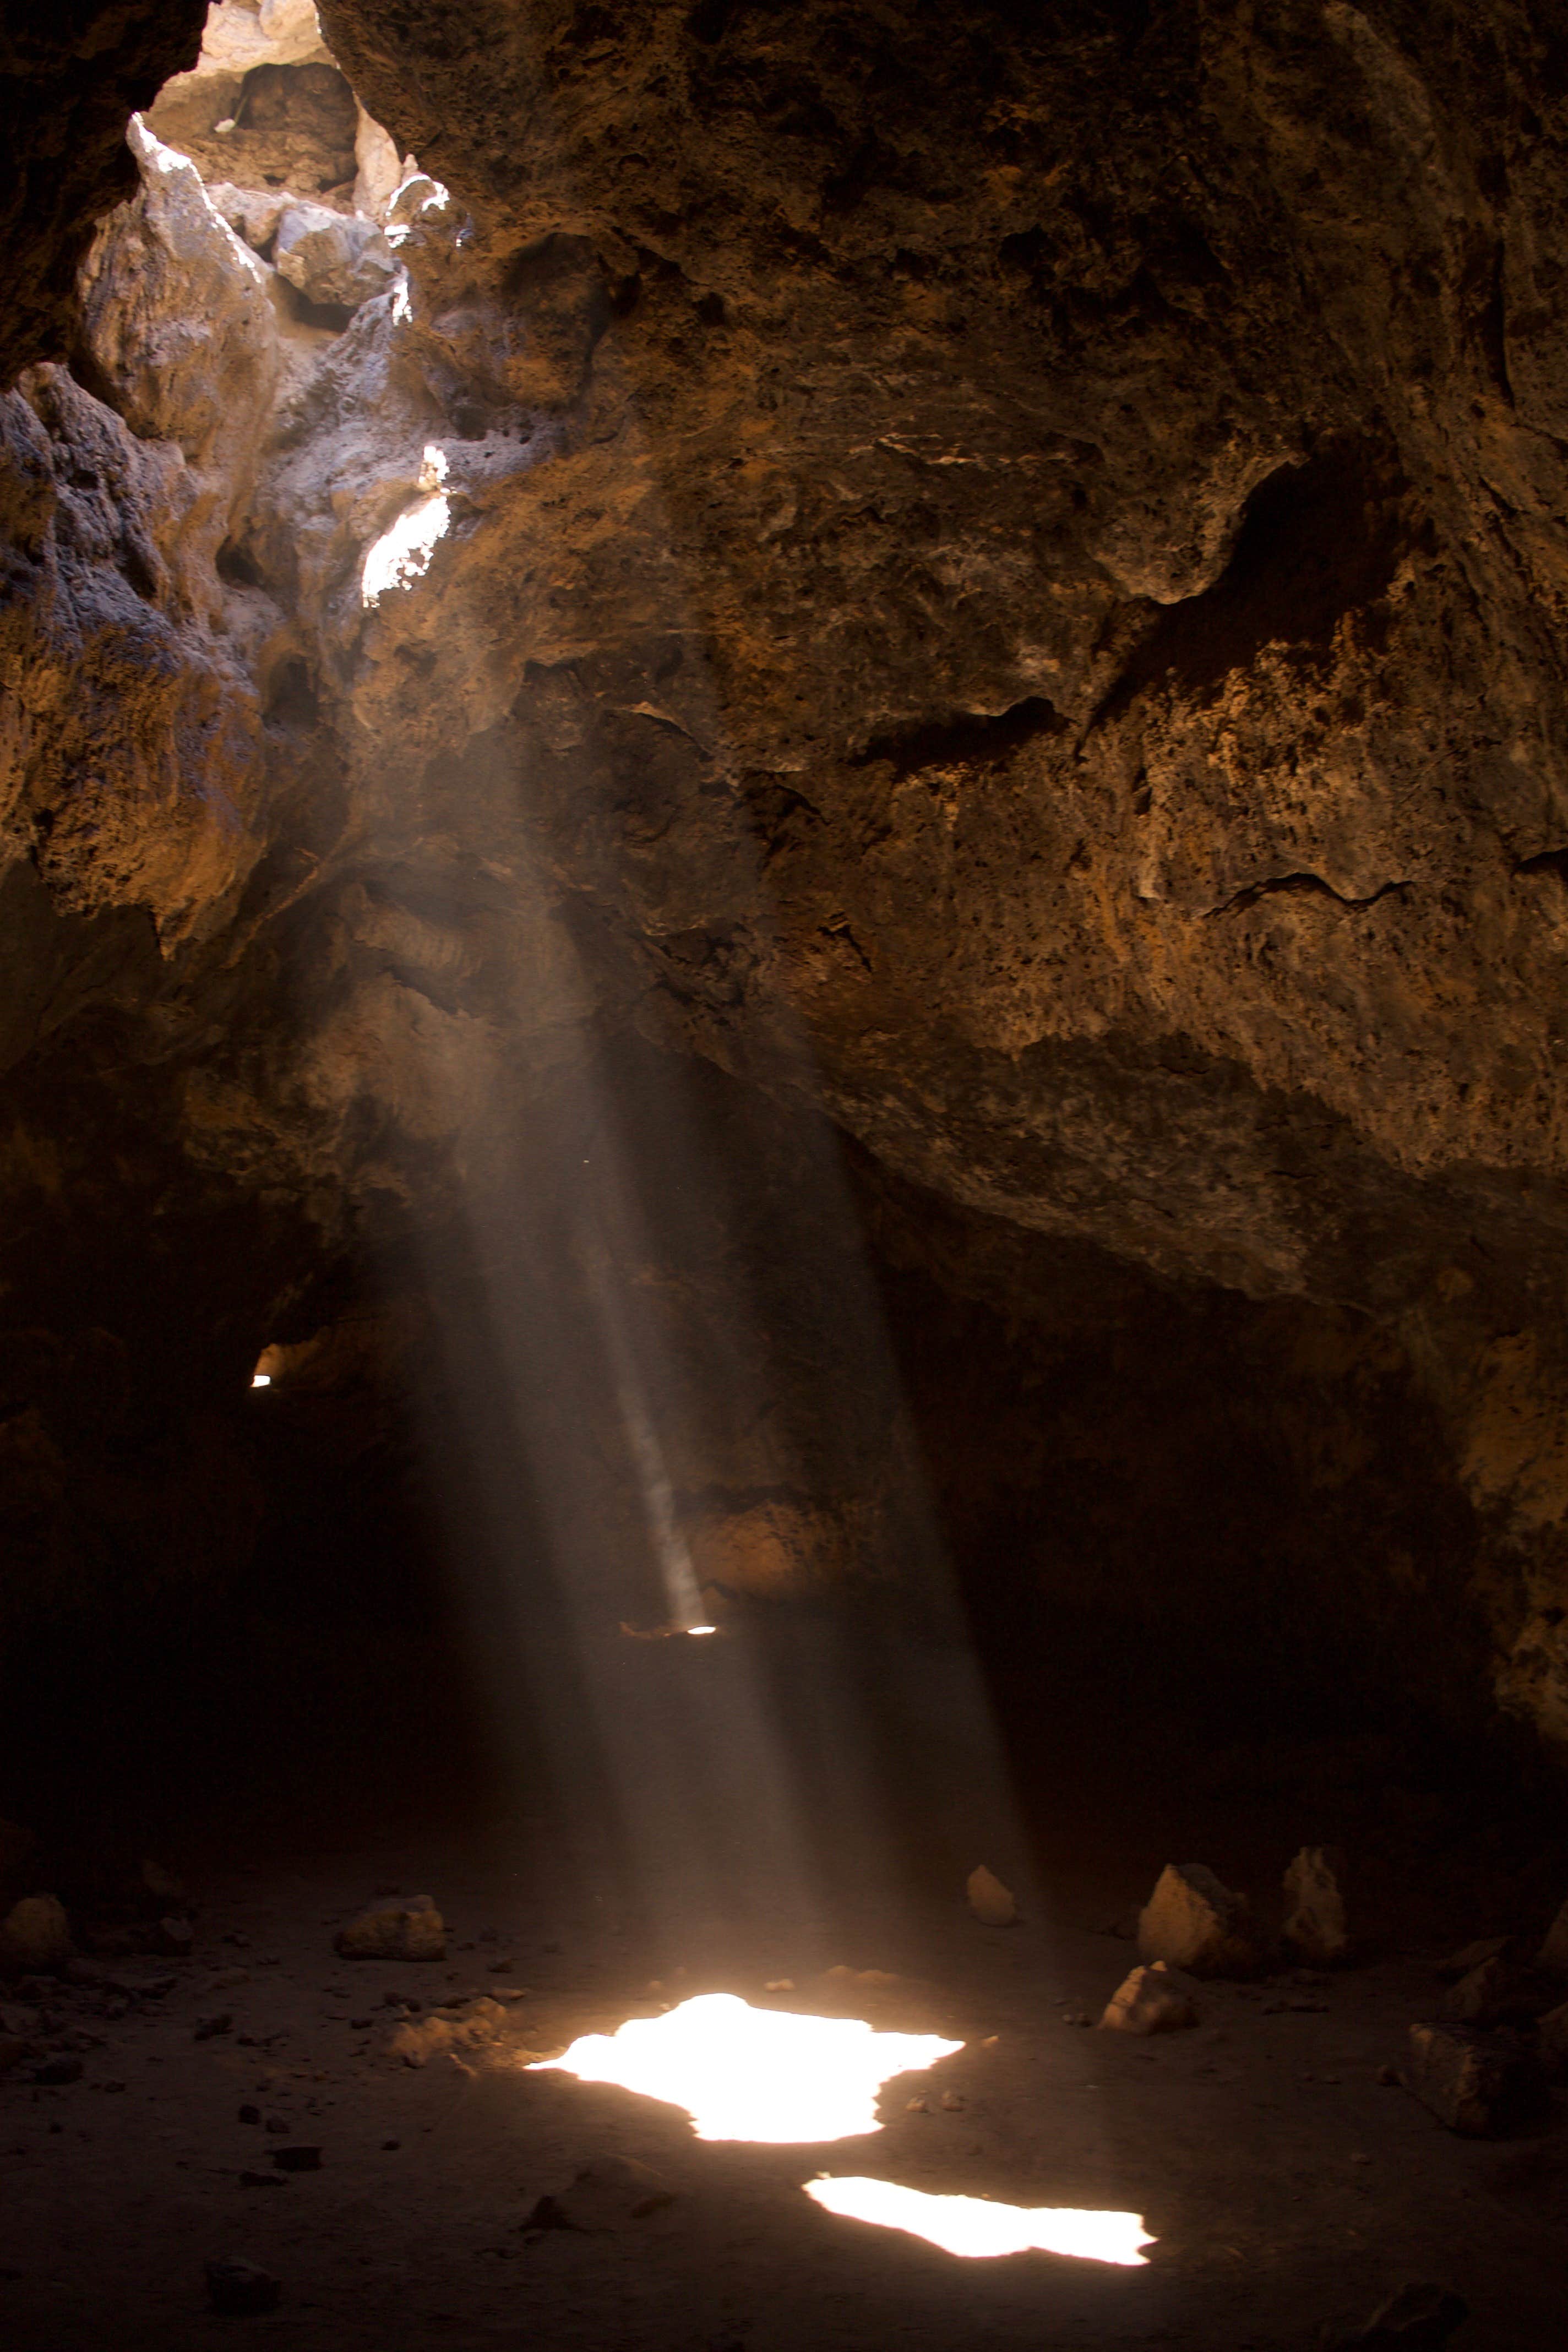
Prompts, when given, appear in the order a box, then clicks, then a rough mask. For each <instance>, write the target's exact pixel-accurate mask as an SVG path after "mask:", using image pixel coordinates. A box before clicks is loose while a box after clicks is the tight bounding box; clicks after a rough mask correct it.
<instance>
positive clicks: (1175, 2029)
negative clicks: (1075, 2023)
mask: <svg viewBox="0 0 1568 2352" xmlns="http://www.w3.org/2000/svg"><path fill="white" fill-rule="evenodd" d="M1197 2021H1198V2012H1197V2011H1196V2009H1195V2008H1194V2005H1193V2002H1192V2001H1191V2000H1190V1999H1189V1998H1188V1996H1187V1994H1186V1993H1185V1992H1184V1990H1183V1989H1182V1987H1181V1986H1180V1984H1178V1983H1177V1981H1176V1980H1175V1979H1174V1978H1173V1976H1172V1975H1171V1973H1170V1970H1169V1969H1167V1968H1166V1966H1165V1963H1164V1961H1163V1960H1155V1961H1153V1962H1152V1964H1151V1965H1150V1966H1149V1967H1148V1968H1137V1969H1133V1970H1132V1972H1131V1975H1130V1976H1128V1977H1126V1978H1124V1979H1123V1980H1122V1982H1121V1984H1119V1985H1118V1986H1117V1988H1116V1990H1115V1991H1114V1992H1113V1993H1112V1994H1111V1996H1110V2000H1108V2001H1107V2002H1106V2004H1105V2013H1104V2015H1103V2016H1102V2017H1101V2019H1100V2025H1101V2027H1102V2028H1103V2029H1104V2030H1105V2031H1106V2032H1111V2033H1179V2032H1182V2031H1183V2030H1184V2028H1185V2027H1186V2026H1189V2025H1195V2024H1196V2023H1197Z"/></svg>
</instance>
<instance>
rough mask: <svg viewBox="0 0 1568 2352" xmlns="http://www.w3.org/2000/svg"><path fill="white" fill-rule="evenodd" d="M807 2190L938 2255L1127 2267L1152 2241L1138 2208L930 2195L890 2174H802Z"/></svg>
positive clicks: (852, 2217) (828, 2205)
mask: <svg viewBox="0 0 1568 2352" xmlns="http://www.w3.org/2000/svg"><path fill="white" fill-rule="evenodd" d="M805 2193H806V2195H807V2196H808V2197H809V2198H811V2199H813V2200H814V2201H815V2202H816V2204H818V2205H821V2206H823V2207H824V2208H825V2209H826V2211H828V2212H829V2213H838V2214H842V2215H843V2217H844V2218H845V2220H846V2221H870V2222H873V2223H874V2224H875V2225H876V2227H877V2228H879V2229H882V2230H903V2231H907V2232H908V2233H909V2235H910V2237H914V2238H924V2239H925V2240H926V2242H927V2243H928V2244H929V2245H932V2246H940V2247H941V2249H942V2252H943V2253H944V2254H964V2255H968V2256H971V2257H994V2256H995V2255H998V2254H1026V2253H1031V2252H1037V2253H1042V2254H1073V2255H1076V2256H1077V2257H1078V2258H1079V2261H1081V2262H1086V2263H1119V2264H1121V2266H1122V2267H1123V2268H1125V2269H1131V2268H1134V2267H1136V2266H1137V2265H1140V2264H1142V2263H1147V2261H1148V2259H1149V2257H1148V2255H1147V2254H1146V2253H1144V2252H1142V2249H1143V2248H1144V2247H1145V2246H1152V2244H1153V2243H1154V2240H1153V2239H1152V2237H1151V2236H1150V2235H1149V2233H1148V2232H1147V2231H1146V2230H1145V2229H1144V2227H1143V2217H1142V2214H1141V2213H1111V2212H1104V2211H1096V2210H1091V2209H1089V2208H1080V2207H1078V2206H1074V2205H994V2204H992V2202H991V2201H990V2200H989V2199H988V2198H984V2197H932V2196H928V2195H927V2194H926V2192H925V2190H924V2189H903V2188H900V2186H899V2184H898V2183H897V2182H896V2181H892V2180H868V2179H843V2180H836V2179H821V2180H808V2181H807V2182H806V2184H805Z"/></svg>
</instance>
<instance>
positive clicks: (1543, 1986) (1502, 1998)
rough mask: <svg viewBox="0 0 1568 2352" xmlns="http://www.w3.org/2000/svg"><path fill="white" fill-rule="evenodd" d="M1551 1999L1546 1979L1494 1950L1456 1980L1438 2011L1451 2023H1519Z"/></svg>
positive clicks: (1535, 2015) (1548, 1982)
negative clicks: (1486, 1958)
mask: <svg viewBox="0 0 1568 2352" xmlns="http://www.w3.org/2000/svg"><path fill="white" fill-rule="evenodd" d="M1551 2002H1552V1987H1551V1983H1550V1980H1549V1979H1546V1978H1544V1977H1542V1975H1540V1974H1539V1973H1538V1971H1537V1970H1536V1969H1529V1968H1525V1967H1523V1966H1521V1963H1520V1962H1519V1961H1517V1960H1512V1959H1510V1958H1509V1957H1508V1955H1507V1954H1506V1953H1505V1952H1494V1953H1493V1955H1492V1957H1491V1958H1490V1959H1489V1960H1483V1961H1482V1962H1481V1964H1480V1966H1479V1968H1475V1969H1470V1971H1469V1973H1468V1975H1467V1976H1462V1977H1461V1978H1460V1979H1459V1981H1458V1984H1457V1985H1455V1986H1454V1987H1453V1989H1452V1990H1451V1991H1450V1992H1448V1993H1447V1994H1446V1995H1445V1996H1444V2000H1443V2005H1442V2008H1441V2009H1440V2011H1438V2014H1439V2016H1440V2017H1441V2018H1442V2019H1443V2020H1444V2021H1445V2022H1446V2023H1448V2024H1453V2025H1521V2024H1524V2023H1526V2022H1527V2021H1530V2020H1531V2019H1534V2018H1537V2017H1539V2016H1540V2015H1541V2013H1542V2010H1544V2009H1546V2008H1548V2007H1549V2006H1550V2004H1551Z"/></svg>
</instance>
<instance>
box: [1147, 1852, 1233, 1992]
mask: <svg viewBox="0 0 1568 2352" xmlns="http://www.w3.org/2000/svg"><path fill="white" fill-rule="evenodd" d="M1138 1950H1139V1954H1140V1956H1141V1957H1142V1958H1143V1959H1145V1960H1150V1961H1154V1960H1163V1962H1164V1963H1165V1965H1166V1967H1167V1968H1173V1969H1186V1970H1187V1971H1188V1972H1189V1973H1190V1974H1191V1975H1193V1976H1198V1977H1225V1976H1247V1975H1249V1974H1250V1973H1251V1972H1252V1970H1253V1969H1255V1968H1256V1967H1257V1965H1258V1952H1257V1947H1256V1945H1255V1944H1254V1942H1253V1938H1252V1931H1251V1925H1250V1920H1249V1916H1248V1910H1247V1898H1246V1896H1245V1895H1233V1894H1232V1893H1231V1891H1230V1889H1229V1888H1228V1887H1227V1886H1223V1885H1221V1884H1220V1882H1219V1880H1218V1879H1217V1878H1216V1877H1215V1874H1214V1872H1213V1871H1212V1870H1210V1869H1208V1868H1207V1867H1206V1866H1205V1864H1203V1863H1201V1862H1181V1863H1176V1862H1168V1863H1167V1864H1165V1867H1164V1869H1163V1871H1162V1872H1161V1873H1160V1876H1159V1878H1158V1880H1157V1881H1156V1883H1155V1887H1154V1892H1153V1894H1152V1895H1151V1896H1150V1897H1149V1900H1148V1902H1147V1903H1146V1904H1145V1905H1144V1906H1143V1908H1142V1911H1141V1912H1140V1913H1139V1915H1138Z"/></svg>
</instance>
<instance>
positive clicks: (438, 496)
mask: <svg viewBox="0 0 1568 2352" xmlns="http://www.w3.org/2000/svg"><path fill="white" fill-rule="evenodd" d="M446 478H447V459H446V457H445V455H444V453H443V452H442V451H441V450H439V449H438V448H437V446H436V445H435V443H434V442H433V441H429V442H426V445H425V462H424V465H423V466H422V467H420V469H419V488H420V490H421V491H422V492H423V496H422V497H420V498H417V499H416V500H415V501H414V504H413V505H412V506H411V507H405V509H404V510H403V512H402V513H401V514H400V515H399V516H398V518H397V520H396V521H395V523H394V524H393V526H392V528H391V530H386V531H383V533H382V535H381V537H380V538H379V539H378V540H377V541H375V543H374V546H373V547H371V548H370V549H369V551H367V553H366V555H365V559H364V570H363V572H361V574H360V602H361V604H364V605H367V606H368V605H371V604H379V603H380V602H381V600H382V598H383V597H384V595H386V594H388V593H390V591H391V590H392V589H394V588H408V587H411V586H412V585H413V583H414V582H415V581H416V580H418V579H421V578H422V577H423V575H424V574H425V573H426V572H427V571H428V570H429V568H430V558H431V556H432V555H433V554H434V553H435V551H436V543H437V540H439V539H441V538H442V537H444V536H445V533H446V530H447V524H448V523H449V522H450V521H451V520H452V502H451V500H450V499H449V498H448V497H447V493H446V491H445V490H444V489H443V488H441V485H442V483H443V482H444V481H445V480H446Z"/></svg>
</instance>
